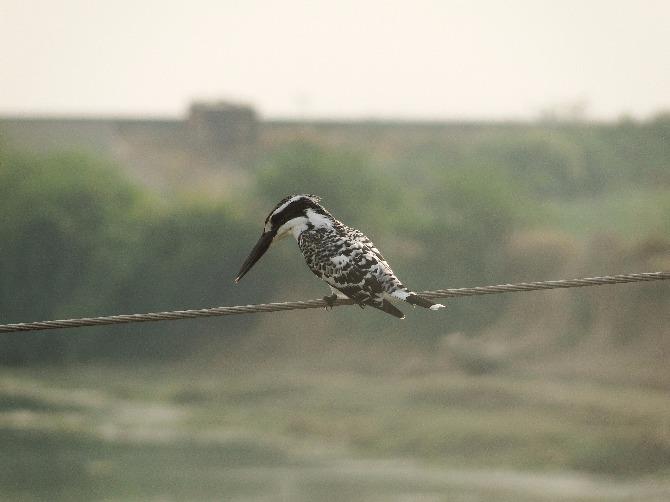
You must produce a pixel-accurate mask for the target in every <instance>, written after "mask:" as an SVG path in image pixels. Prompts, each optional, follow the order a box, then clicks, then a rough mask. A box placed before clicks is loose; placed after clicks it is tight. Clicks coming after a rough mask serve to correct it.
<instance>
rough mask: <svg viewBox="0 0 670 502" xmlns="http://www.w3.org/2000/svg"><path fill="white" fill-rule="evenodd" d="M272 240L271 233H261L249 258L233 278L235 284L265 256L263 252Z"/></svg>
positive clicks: (272, 235)
mask: <svg viewBox="0 0 670 502" xmlns="http://www.w3.org/2000/svg"><path fill="white" fill-rule="evenodd" d="M272 239H274V234H273V233H272V232H263V235H261V238H260V239H258V242H257V243H256V245H255V246H254V248H253V249H252V250H251V253H249V256H248V257H247V259H246V260H245V261H244V263H243V264H242V268H240V272H239V273H238V274H237V277H235V282H236V283H238V282H240V279H242V277H244V274H246V273H247V272H249V270H251V267H253V266H254V264H255V263H256V262H257V261H258V260H260V258H261V256H263V255H264V254H265V252H266V251H267V250H268V248H269V247H270V244H272Z"/></svg>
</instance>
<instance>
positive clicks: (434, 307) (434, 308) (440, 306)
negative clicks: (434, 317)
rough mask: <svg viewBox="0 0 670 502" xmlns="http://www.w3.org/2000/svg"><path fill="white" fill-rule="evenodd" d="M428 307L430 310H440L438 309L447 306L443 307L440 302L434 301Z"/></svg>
mask: <svg viewBox="0 0 670 502" xmlns="http://www.w3.org/2000/svg"><path fill="white" fill-rule="evenodd" d="M429 308H430V310H440V309H446V308H447V307H445V306H444V305H442V304H441V303H436V304H435V305H431V306H430V307H429Z"/></svg>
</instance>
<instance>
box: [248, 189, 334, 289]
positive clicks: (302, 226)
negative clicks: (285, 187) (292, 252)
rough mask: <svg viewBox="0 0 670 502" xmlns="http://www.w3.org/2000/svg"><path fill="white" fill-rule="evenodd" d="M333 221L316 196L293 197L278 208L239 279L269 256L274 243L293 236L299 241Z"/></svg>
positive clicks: (269, 215) (281, 202) (273, 211)
mask: <svg viewBox="0 0 670 502" xmlns="http://www.w3.org/2000/svg"><path fill="white" fill-rule="evenodd" d="M331 220H332V216H331V215H330V213H328V211H326V210H325V209H324V208H323V207H322V206H321V205H320V204H319V197H317V196H316V195H309V194H301V195H289V196H288V197H285V198H284V199H282V200H281V201H279V203H278V204H277V205H276V206H275V207H274V209H273V210H272V211H270V214H268V216H267V218H265V227H264V228H263V233H262V234H261V237H260V239H258V242H257V243H256V245H255V246H254V248H253V249H252V250H251V253H249V256H248V257H247V259H246V260H245V261H244V263H243V264H242V268H240V272H239V273H238V274H237V277H236V278H235V282H239V281H240V279H242V277H243V276H244V275H245V274H246V273H247V272H249V270H251V267H253V266H254V264H255V263H256V262H257V261H258V260H259V259H260V258H261V256H263V255H264V254H265V252H266V251H267V250H268V248H269V247H270V245H272V243H274V242H276V241H278V240H281V239H283V238H284V237H286V236H287V235H289V234H293V235H294V236H295V238H296V239H297V238H298V236H299V235H300V233H301V232H303V231H304V230H307V229H308V228H311V227H314V226H320V225H323V224H326V223H328V222H329V221H331Z"/></svg>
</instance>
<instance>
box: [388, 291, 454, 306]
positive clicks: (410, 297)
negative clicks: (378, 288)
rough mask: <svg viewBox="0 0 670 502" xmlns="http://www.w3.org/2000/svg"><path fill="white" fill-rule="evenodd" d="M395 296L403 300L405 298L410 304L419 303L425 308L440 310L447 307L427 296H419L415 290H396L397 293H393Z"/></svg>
mask: <svg viewBox="0 0 670 502" xmlns="http://www.w3.org/2000/svg"><path fill="white" fill-rule="evenodd" d="M393 296H395V297H396V298H399V299H401V300H405V301H406V302H407V303H409V304H410V305H418V306H419V307H423V308H425V309H430V310H439V309H443V308H446V307H445V306H444V305H442V304H441V303H435V302H431V301H430V300H428V299H427V298H424V297H423V296H419V295H417V294H416V293H414V292H413V291H396V292H395V293H393Z"/></svg>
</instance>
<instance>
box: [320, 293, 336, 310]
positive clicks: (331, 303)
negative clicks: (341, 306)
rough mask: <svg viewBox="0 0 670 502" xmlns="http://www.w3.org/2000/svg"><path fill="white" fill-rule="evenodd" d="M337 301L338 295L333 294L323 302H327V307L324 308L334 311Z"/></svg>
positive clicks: (324, 298) (325, 297)
mask: <svg viewBox="0 0 670 502" xmlns="http://www.w3.org/2000/svg"><path fill="white" fill-rule="evenodd" d="M335 300H337V295H336V294H332V295H330V296H324V297H323V301H324V302H326V306H325V307H324V309H325V310H333V306H334V305H335Z"/></svg>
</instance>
